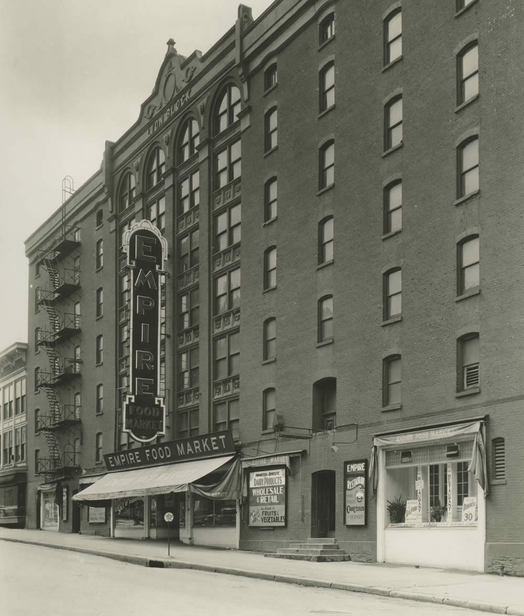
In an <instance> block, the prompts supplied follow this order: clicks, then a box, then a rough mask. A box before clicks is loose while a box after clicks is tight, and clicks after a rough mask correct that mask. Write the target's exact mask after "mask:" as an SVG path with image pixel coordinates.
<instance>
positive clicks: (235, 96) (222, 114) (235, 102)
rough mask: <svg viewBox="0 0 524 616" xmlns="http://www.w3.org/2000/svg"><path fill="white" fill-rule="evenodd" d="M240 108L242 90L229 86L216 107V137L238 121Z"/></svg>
mask: <svg viewBox="0 0 524 616" xmlns="http://www.w3.org/2000/svg"><path fill="white" fill-rule="evenodd" d="M240 108H241V98H240V90H239V89H238V88H237V86H234V85H228V86H227V87H226V89H225V90H224V93H223V94H222V96H221V98H220V99H219V101H218V104H217V106H216V112H215V135H218V134H219V133H221V132H222V131H224V130H225V129H226V128H228V126H231V125H232V124H234V123H235V122H236V121H237V120H238V114H239V113H240Z"/></svg>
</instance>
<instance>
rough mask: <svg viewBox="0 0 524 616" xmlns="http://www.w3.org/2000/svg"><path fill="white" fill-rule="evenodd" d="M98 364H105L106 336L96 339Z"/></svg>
mask: <svg viewBox="0 0 524 616" xmlns="http://www.w3.org/2000/svg"><path fill="white" fill-rule="evenodd" d="M95 356H96V363H97V365H99V364H102V363H104V336H102V335H100V336H97V337H96V352H95Z"/></svg>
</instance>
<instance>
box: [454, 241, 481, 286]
mask: <svg viewBox="0 0 524 616" xmlns="http://www.w3.org/2000/svg"><path fill="white" fill-rule="evenodd" d="M458 262H459V270H458V273H459V279H458V294H459V295H462V294H463V293H465V292H466V291H469V290H470V289H476V288H478V286H479V284H480V256H479V238H478V236H477V237H471V238H467V239H465V240H464V241H462V242H461V243H460V244H459V245H458Z"/></svg>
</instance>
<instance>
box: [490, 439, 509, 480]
mask: <svg viewBox="0 0 524 616" xmlns="http://www.w3.org/2000/svg"><path fill="white" fill-rule="evenodd" d="M491 477H492V479H493V480H494V481H501V482H502V481H506V444H505V441H504V439H503V438H501V437H497V438H494V439H493V440H492V441H491Z"/></svg>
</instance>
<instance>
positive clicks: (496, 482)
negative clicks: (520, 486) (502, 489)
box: [489, 479, 508, 486]
mask: <svg viewBox="0 0 524 616" xmlns="http://www.w3.org/2000/svg"><path fill="white" fill-rule="evenodd" d="M507 483H508V482H507V481H506V479H492V480H491V481H490V482H489V485H490V486H505V485H507Z"/></svg>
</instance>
